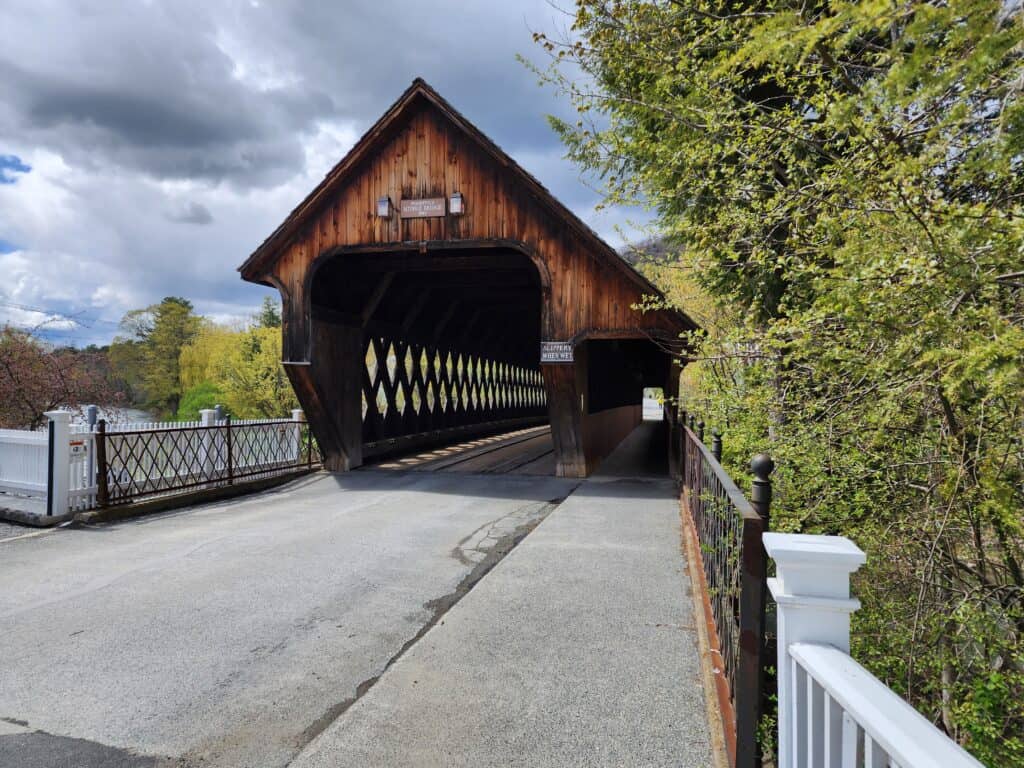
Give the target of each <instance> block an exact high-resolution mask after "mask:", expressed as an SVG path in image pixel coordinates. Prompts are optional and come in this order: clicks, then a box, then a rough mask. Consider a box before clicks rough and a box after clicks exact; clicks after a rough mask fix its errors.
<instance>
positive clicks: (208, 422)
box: [199, 408, 217, 427]
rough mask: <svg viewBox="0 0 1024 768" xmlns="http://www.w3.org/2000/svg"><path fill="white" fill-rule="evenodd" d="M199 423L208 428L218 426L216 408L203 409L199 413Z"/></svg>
mask: <svg viewBox="0 0 1024 768" xmlns="http://www.w3.org/2000/svg"><path fill="white" fill-rule="evenodd" d="M199 423H200V424H202V425H203V426H207V427H209V426H213V425H214V424H216V423H217V410H216V409H215V408H203V409H202V410H201V411H199Z"/></svg>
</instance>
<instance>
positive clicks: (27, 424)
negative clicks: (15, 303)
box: [0, 326, 125, 429]
mask: <svg viewBox="0 0 1024 768" xmlns="http://www.w3.org/2000/svg"><path fill="white" fill-rule="evenodd" d="M113 379H114V377H113V376H112V374H111V370H110V363H109V360H108V358H107V350H106V349H105V348H103V347H94V346H93V347H87V348H85V349H75V348H73V347H53V346H51V345H48V344H46V343H44V342H42V341H40V340H39V339H37V338H36V337H35V336H34V334H33V333H32V332H31V331H27V330H23V329H18V328H12V327H10V326H3V327H0V395H2V396H0V428H5V429H38V428H39V427H41V426H42V425H43V424H44V423H45V422H46V416H45V415H44V414H45V413H46V411H52V410H56V409H58V408H63V407H78V406H81V405H85V404H87V403H102V404H104V405H119V404H121V403H123V402H124V400H125V397H124V393H123V392H122V391H121V390H120V389H119V388H118V387H117V385H116V384H115V383H114V381H113Z"/></svg>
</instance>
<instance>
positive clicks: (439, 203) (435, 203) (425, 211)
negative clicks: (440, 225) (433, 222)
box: [399, 197, 445, 219]
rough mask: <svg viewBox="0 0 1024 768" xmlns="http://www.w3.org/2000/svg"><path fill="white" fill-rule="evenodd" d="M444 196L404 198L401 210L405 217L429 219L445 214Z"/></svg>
mask: <svg viewBox="0 0 1024 768" xmlns="http://www.w3.org/2000/svg"><path fill="white" fill-rule="evenodd" d="M444 210H445V209H444V198H443V197H427V198H424V199H422V200H403V201H402V202H401V203H400V204H399V211H400V212H401V215H402V218H403V219H428V218H431V217H433V216H444Z"/></svg>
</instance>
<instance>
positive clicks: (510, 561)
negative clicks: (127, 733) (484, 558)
mask: <svg viewBox="0 0 1024 768" xmlns="http://www.w3.org/2000/svg"><path fill="white" fill-rule="evenodd" d="M679 525H680V518H679V503H678V500H677V497H676V495H675V488H674V485H673V484H672V483H671V482H670V481H667V480H664V479H661V480H653V479H634V478H628V479H627V478H610V477H607V478H594V479H591V480H588V481H587V482H586V483H585V484H583V485H582V486H581V487H580V488H579V489H578V490H577V491H576V492H575V493H573V495H571V496H570V497H569V498H568V499H567V500H566V502H565V503H564V504H562V505H561V506H559V507H558V508H557V509H556V510H554V511H553V512H552V513H551V514H550V515H549V516H548V517H547V518H546V519H545V520H544V522H543V523H541V524H540V525H539V526H538V527H537V529H536V530H535V531H533V533H531V534H530V535H529V536H528V537H527V538H526V539H525V540H524V541H523V542H522V544H520V545H519V546H518V547H516V549H515V550H514V551H513V552H512V553H511V554H509V556H508V557H506V558H505V559H504V560H502V561H501V563H500V564H499V565H498V566H497V567H496V568H495V569H494V570H493V571H492V572H491V573H489V574H488V575H487V577H486V578H484V579H483V580H482V581H481V582H480V583H479V584H478V585H477V586H476V587H475V588H474V589H473V591H472V592H470V593H469V594H468V595H466V598H465V599H464V600H462V601H461V602H460V603H459V604H458V605H456V606H455V607H454V608H452V610H451V611H450V612H449V613H448V614H447V615H446V616H445V620H444V623H443V624H438V625H437V626H435V627H433V628H432V629H431V630H430V631H429V632H428V633H427V634H426V635H425V636H424V637H423V638H422V639H421V640H420V641H419V642H418V643H417V644H416V645H415V646H414V647H413V648H411V649H410V650H409V652H408V653H407V654H405V655H404V656H402V658H401V659H400V660H398V661H397V662H396V663H395V664H394V666H392V668H391V669H390V670H388V672H387V673H386V674H385V675H384V676H383V677H382V678H381V679H380V682H379V683H377V685H375V686H374V687H373V688H372V689H370V690H369V692H367V693H366V695H365V696H363V697H362V698H360V699H359V701H358V702H356V703H355V704H354V705H353V706H352V708H351V709H350V710H349V711H348V712H346V713H345V715H344V716H343V717H341V718H339V719H338V720H336V721H335V722H334V723H333V724H332V725H331V726H330V727H329V728H328V729H327V730H325V731H324V733H323V734H322V735H321V736H320V737H319V738H318V739H316V740H315V741H314V742H313V743H311V744H310V746H309V747H307V748H306V749H305V750H304V751H303V752H302V753H301V754H300V755H299V757H298V758H296V760H295V761H294V762H293V763H292V768H442V767H443V768H449V767H456V766H457V767H458V768H470V767H471V766H512V767H515V768H565V767H567V766H581V767H582V766H607V767H608V768H612V767H613V766H643V768H661V767H664V768H669V767H670V766H671V767H672V768H711V766H713V765H715V764H716V763H715V762H714V760H713V758H712V749H711V737H710V734H709V730H708V720H707V715H706V709H705V699H704V692H703V687H702V685H701V677H700V661H699V659H700V657H699V655H698V650H697V638H696V630H695V627H694V613H693V605H692V602H691V599H690V597H689V594H688V590H687V583H688V580H687V577H686V573H685V561H684V559H683V557H682V556H681V553H680V529H679Z"/></svg>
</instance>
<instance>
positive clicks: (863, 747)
mask: <svg viewBox="0 0 1024 768" xmlns="http://www.w3.org/2000/svg"><path fill="white" fill-rule="evenodd" d="M764 547H765V549H766V550H767V552H768V555H769V556H770V557H771V558H772V559H774V560H775V566H776V577H775V578H774V579H769V580H768V588H769V589H770V590H771V594H772V597H773V598H774V599H775V602H776V604H777V606H778V648H779V657H778V667H777V669H778V691H779V696H778V707H779V709H778V723H779V754H778V758H779V759H778V766H779V768H982V766H981V763H979V762H978V761H977V760H975V759H974V758H973V757H971V756H970V755H969V754H967V752H966V751H964V749H963V748H962V747H960V745H959V744H957V743H956V742H954V741H953V740H952V739H950V738H949V737H947V736H946V735H945V734H944V733H942V731H940V730H939V729H938V728H936V727H935V726H934V725H932V724H931V723H930V722H929V721H928V720H927V719H926V718H924V717H923V716H922V715H921V714H920V713H919V712H918V711H917V710H915V709H914V708H913V707H911V706H910V704H908V703H907V702H906V701H904V700H903V699H902V698H900V696H899V695H898V694H897V693H895V692H894V691H893V690H892V689H890V688H889V687H888V686H886V685H885V684H884V683H883V682H882V681H880V680H879V679H878V678H876V677H875V676H873V675H872V674H871V673H870V672H868V671H867V670H866V669H864V667H862V666H861V665H860V664H858V663H857V662H856V661H854V660H853V658H851V657H850V655H849V651H850V614H852V613H853V612H854V611H855V610H857V608H859V607H860V602H859V601H858V600H856V599H855V598H851V597H850V574H851V573H853V572H854V571H856V570H857V569H858V568H859V567H860V566H861V565H863V564H864V562H865V560H866V558H865V555H864V553H863V552H862V551H861V550H860V549H858V548H857V546H856V545H854V544H853V542H851V541H850V540H849V539H846V538H843V537H839V536H801V535H796V534H782V533H766V534H764Z"/></svg>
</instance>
